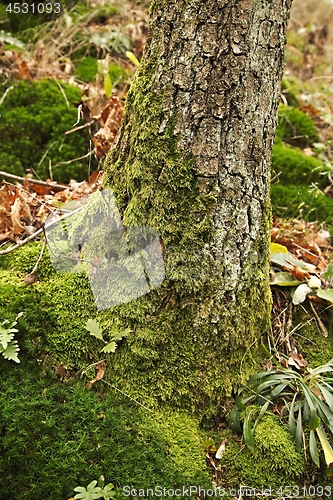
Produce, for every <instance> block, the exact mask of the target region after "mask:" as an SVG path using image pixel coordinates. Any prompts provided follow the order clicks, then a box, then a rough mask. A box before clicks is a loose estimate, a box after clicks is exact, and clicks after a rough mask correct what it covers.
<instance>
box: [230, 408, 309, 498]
mask: <svg viewBox="0 0 333 500" xmlns="http://www.w3.org/2000/svg"><path fill="white" fill-rule="evenodd" d="M254 440H255V451H254V453H253V454H251V453H250V451H249V450H248V449H247V448H243V449H242V450H241V451H240V444H239V443H237V442H236V441H235V440H233V439H230V440H229V441H228V445H227V447H226V451H225V454H224V455H223V458H222V465H223V467H224V474H225V479H226V482H227V483H228V485H230V487H234V488H238V487H239V485H241V484H243V485H245V484H246V485H247V486H249V487H252V488H259V489H262V488H263V487H264V486H265V485H268V486H270V487H272V488H276V489H277V488H279V487H281V486H287V485H293V484H296V481H297V479H299V478H300V477H301V475H302V474H303V473H304V471H305V462H304V457H303V454H302V451H299V452H298V451H296V449H295V445H294V443H293V440H292V437H291V434H290V433H289V431H288V430H287V429H286V428H285V427H284V426H283V425H282V424H280V423H279V420H278V418H277V417H275V416H273V415H265V416H264V417H262V419H261V420H260V422H259V423H258V425H257V427H256V430H255V433H254Z"/></svg>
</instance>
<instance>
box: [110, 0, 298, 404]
mask: <svg viewBox="0 0 333 500" xmlns="http://www.w3.org/2000/svg"><path fill="white" fill-rule="evenodd" d="M290 6H291V1H290V0H269V1H268V0H242V1H236V0H234V1H229V0H228V1H226V0H209V1H203V0H186V1H185V0H183V1H175V0H171V1H168V2H165V1H162V0H154V2H152V4H151V27H150V34H149V37H148V42H147V47H146V51H145V54H144V57H143V60H142V63H141V66H140V68H139V69H138V72H137V75H136V77H135V80H134V82H133V84H132V86H131V89H130V91H129V94H128V97H127V102H126V107H125V117H124V121H123V125H122V129H121V132H120V134H119V137H118V140H117V142H116V144H115V146H114V148H113V149H112V151H111V152H110V154H109V156H108V159H107V161H106V182H105V185H106V186H107V187H111V188H112V189H113V191H114V194H115V197H116V201H117V203H118V207H119V209H120V212H121V214H122V216H123V221H124V224H125V225H136V226H139V225H146V226H147V225H148V226H151V227H153V228H154V229H156V231H157V232H158V233H159V234H160V236H161V240H162V242H163V247H164V260H165V268H166V279H165V281H164V282H163V284H162V285H161V286H160V287H158V288H157V289H156V290H154V291H152V292H151V293H150V294H149V295H148V296H145V297H142V298H140V299H138V300H137V301H135V302H132V303H129V304H125V305H123V306H119V307H117V308H115V309H114V310H112V311H109V312H107V313H106V314H105V321H106V322H108V323H109V324H112V323H113V322H114V321H118V322H119V320H120V323H121V324H123V325H124V326H125V325H126V326H130V327H131V328H132V331H133V333H132V336H131V337H130V338H129V339H128V342H127V345H126V346H123V348H122V349H120V350H119V353H118V354H117V356H115V358H114V362H113V374H112V376H113V377H114V379H115V380H119V381H120V380H122V382H123V384H124V387H127V388H128V389H130V390H131V392H132V393H135V395H136V396H140V397H141V398H144V399H146V400H150V401H153V400H154V401H166V402H168V403H171V404H173V405H176V406H181V407H192V408H194V409H196V410H199V411H201V410H202V409H203V408H208V409H212V407H213V406H214V404H216V403H217V401H218V399H219V398H220V397H222V396H224V395H225V394H230V393H231V391H232V389H233V388H234V387H235V386H237V384H239V383H240V382H241V381H243V380H244V379H245V378H246V376H247V375H248V374H249V372H250V371H251V370H253V356H255V351H256V348H255V340H256V338H258V336H260V334H262V333H263V332H264V331H265V330H266V329H267V328H268V326H269V316H270V306H271V301H270V290H269V283H268V253H269V251H268V249H269V246H268V244H269V228H270V216H271V215H270V203H269V182H270V178H269V176H270V156H271V149H272V144H273V137H274V132H275V127H276V116H277V105H278V100H279V83H280V78H281V73H282V64H283V53H284V44H285V31H286V26H287V20H288V14H289V10H290ZM251 346H252V349H251ZM208 411H209V410H208Z"/></svg>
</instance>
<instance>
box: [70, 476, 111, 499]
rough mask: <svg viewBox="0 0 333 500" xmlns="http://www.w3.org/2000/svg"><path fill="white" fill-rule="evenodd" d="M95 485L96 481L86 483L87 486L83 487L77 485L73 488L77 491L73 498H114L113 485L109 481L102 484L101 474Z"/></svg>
mask: <svg viewBox="0 0 333 500" xmlns="http://www.w3.org/2000/svg"><path fill="white" fill-rule="evenodd" d="M96 485H97V481H91V483H90V484H88V486H87V488H84V487H83V486H77V487H76V488H74V491H77V492H78V493H77V494H76V495H75V497H74V499H75V500H94V499H96V498H104V499H105V500H109V499H110V498H114V496H115V492H114V491H112V490H113V488H114V486H113V484H111V483H109V484H107V485H106V486H104V477H103V476H100V478H99V480H98V485H97V486H96Z"/></svg>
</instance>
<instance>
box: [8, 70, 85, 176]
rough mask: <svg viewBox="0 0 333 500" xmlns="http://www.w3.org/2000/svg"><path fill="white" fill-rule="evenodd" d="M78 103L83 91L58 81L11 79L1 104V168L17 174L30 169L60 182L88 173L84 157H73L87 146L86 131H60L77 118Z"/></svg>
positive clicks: (78, 154) (81, 153)
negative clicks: (11, 85)
mask: <svg viewBox="0 0 333 500" xmlns="http://www.w3.org/2000/svg"><path fill="white" fill-rule="evenodd" d="M0 92H1V93H4V92H5V87H3V86H2V87H1V89H0ZM80 102H81V91H80V90H79V89H78V88H76V87H74V86H71V85H68V84H65V83H62V82H61V83H60V82H56V81H54V80H40V81H20V82H18V83H16V84H14V88H13V89H12V90H10V91H9V92H8V94H7V95H6V98H5V99H4V102H3V103H2V106H1V122H0V135H1V144H0V162H1V169H2V170H5V171H6V172H9V173H12V174H16V175H21V176H24V175H26V173H27V171H29V170H31V171H32V172H33V173H34V172H35V173H36V175H37V176H39V177H41V178H42V179H47V178H49V177H50V176H51V175H52V177H53V178H54V179H55V180H57V181H58V182H68V181H69V180H70V179H71V178H74V179H77V180H83V179H85V178H87V175H88V170H89V162H88V160H87V159H83V160H76V161H72V160H75V159H76V158H80V157H82V156H84V155H85V154H87V152H88V151H89V136H88V135H87V132H86V131H84V130H81V131H78V132H75V133H72V134H69V135H64V133H65V132H66V131H67V130H70V129H71V128H73V125H74V123H75V122H76V120H77V106H78V105H79V104H80ZM66 162H70V163H66Z"/></svg>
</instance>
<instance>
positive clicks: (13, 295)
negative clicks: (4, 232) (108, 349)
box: [0, 242, 102, 367]
mask: <svg viewBox="0 0 333 500" xmlns="http://www.w3.org/2000/svg"><path fill="white" fill-rule="evenodd" d="M40 246H41V244H40V242H39V243H32V244H29V245H25V246H24V247H22V248H20V249H19V250H17V251H16V252H15V253H14V254H10V255H8V256H7V257H6V258H1V260H0V267H2V270H1V271H0V296H1V299H2V300H1V303H0V317H2V318H4V319H12V318H15V317H16V315H17V314H18V313H19V312H20V311H23V312H24V315H23V317H22V318H21V319H20V324H21V325H22V326H23V329H21V331H20V333H19V334H18V336H17V340H18V341H19V346H20V348H21V350H22V349H23V353H27V352H30V354H32V353H33V354H34V355H37V354H38V356H39V357H43V356H46V357H47V359H48V363H49V364H52V363H60V364H61V363H63V364H64V365H66V366H68V367H74V366H75V367H84V366H87V364H90V363H91V362H92V360H93V361H98V356H99V352H100V349H101V347H102V346H101V345H100V344H99V342H98V341H97V339H95V338H94V337H92V336H91V335H90V334H89V333H88V331H86V330H85V329H84V325H85V323H86V321H87V320H88V319H89V318H95V317H96V315H97V313H98V311H97V308H96V306H95V304H94V298H93V295H92V292H91V289H90V285H89V281H88V279H87V278H86V277H85V275H83V274H69V273H57V272H56V271H55V270H54V269H53V268H52V266H51V263H50V260H49V257H48V253H47V252H45V254H44V256H43V259H42V261H41V263H40V264H39V266H38V271H37V273H36V277H37V281H36V282H35V283H33V284H32V285H30V286H28V287H27V286H26V285H25V283H24V277H25V276H26V274H28V273H30V272H31V269H32V268H33V266H34V263H36V260H37V259H38V255H39V252H40Z"/></svg>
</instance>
